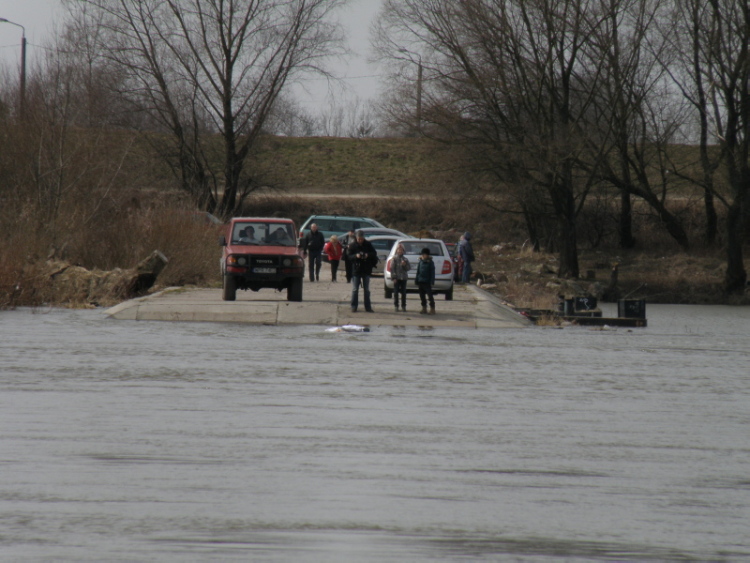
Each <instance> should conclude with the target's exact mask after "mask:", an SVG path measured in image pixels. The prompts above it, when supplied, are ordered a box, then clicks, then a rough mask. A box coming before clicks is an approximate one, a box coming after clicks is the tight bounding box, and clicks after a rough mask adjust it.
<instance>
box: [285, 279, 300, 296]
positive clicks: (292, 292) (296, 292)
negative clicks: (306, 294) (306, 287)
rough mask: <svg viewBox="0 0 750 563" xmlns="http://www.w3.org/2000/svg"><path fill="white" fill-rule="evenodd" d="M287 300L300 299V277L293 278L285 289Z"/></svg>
mask: <svg viewBox="0 0 750 563" xmlns="http://www.w3.org/2000/svg"><path fill="white" fill-rule="evenodd" d="M286 300H287V301H302V278H294V279H293V280H292V283H291V284H290V285H289V287H288V288H287V289H286Z"/></svg>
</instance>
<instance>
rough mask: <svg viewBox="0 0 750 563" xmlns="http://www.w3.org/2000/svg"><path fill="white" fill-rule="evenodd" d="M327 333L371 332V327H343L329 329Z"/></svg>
mask: <svg viewBox="0 0 750 563" xmlns="http://www.w3.org/2000/svg"><path fill="white" fill-rule="evenodd" d="M326 332H370V327H368V326H361V325H342V326H334V327H331V328H327V329H326Z"/></svg>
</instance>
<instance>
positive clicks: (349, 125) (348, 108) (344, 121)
mask: <svg viewBox="0 0 750 563" xmlns="http://www.w3.org/2000/svg"><path fill="white" fill-rule="evenodd" d="M318 124H319V125H318V128H319V132H320V134H321V135H324V136H326V137H352V138H355V139H361V138H364V137H374V136H375V135H376V134H377V132H378V127H379V124H378V117H377V115H376V111H375V108H374V107H373V105H372V104H371V103H370V102H368V101H362V100H361V99H360V98H359V97H356V96H355V97H353V98H349V99H346V100H344V101H343V102H342V101H339V100H338V99H337V98H335V97H329V99H328V106H327V107H326V108H325V109H323V110H322V111H321V112H320V114H319V116H318Z"/></svg>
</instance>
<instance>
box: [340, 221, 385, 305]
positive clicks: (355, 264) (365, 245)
mask: <svg viewBox="0 0 750 563" xmlns="http://www.w3.org/2000/svg"><path fill="white" fill-rule="evenodd" d="M346 254H347V258H348V260H349V261H350V262H351V265H352V301H351V307H352V313H356V312H357V306H358V305H359V286H360V284H362V289H364V292H365V311H367V312H368V313H372V312H373V310H372V304H371V303H370V276H371V275H372V269H373V267H375V264H376V263H377V261H378V253H377V252H376V251H375V247H373V246H372V243H371V242H370V241H369V240H365V234H364V233H363V232H362V231H357V238H356V239H355V240H354V242H352V243H351V244H350V245H349V248H347V251H346Z"/></svg>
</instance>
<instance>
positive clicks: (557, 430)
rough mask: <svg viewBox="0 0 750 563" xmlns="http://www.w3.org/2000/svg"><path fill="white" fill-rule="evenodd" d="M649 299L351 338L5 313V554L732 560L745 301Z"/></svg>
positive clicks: (748, 482)
mask: <svg viewBox="0 0 750 563" xmlns="http://www.w3.org/2000/svg"><path fill="white" fill-rule="evenodd" d="M647 312H648V318H649V327H648V328H645V329H613V330H601V329H597V328H583V327H570V328H565V329H551V328H531V329H522V330H513V329H500V330H483V329H479V330H475V329H472V330H466V329H458V328H454V329H449V328H445V329H419V328H404V327H380V328H377V329H373V330H372V331H371V332H369V333H358V334H357V333H354V334H347V333H331V332H327V331H326V327H321V326H314V327H311V326H270V327H269V326H255V325H244V324H232V323H221V324H219V323H181V322H176V323H165V322H147V321H138V322H131V321H114V320H112V319H109V318H107V317H106V316H105V315H104V313H103V311H101V310H94V311H69V310H58V309H52V310H36V311H29V310H18V311H11V312H0V558H1V559H2V560H4V561H46V560H54V561H145V560H158V561H186V560H192V561H216V560H253V561H316V562H317V561H327V562H328V561H440V560H443V561H458V560H467V559H478V560H512V561H543V560H550V561H553V560H554V561H558V560H565V561H604V560H607V561H611V560H617V561H625V560H633V561H644V560H654V561H657V560H658V561H662V560H700V561H704V560H727V561H736V560H746V559H748V558H750V534H748V532H747V530H748V522H749V521H750V508H749V507H750V478H749V477H748V472H747V468H748V467H750V376H749V375H748V373H749V372H750V369H748V368H750V351H749V350H748V341H749V340H748V331H750V309H748V308H729V307H692V306H649V307H648V311H647ZM605 313H606V311H605ZM610 313H611V314H612V315H613V316H614V313H612V312H610Z"/></svg>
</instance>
